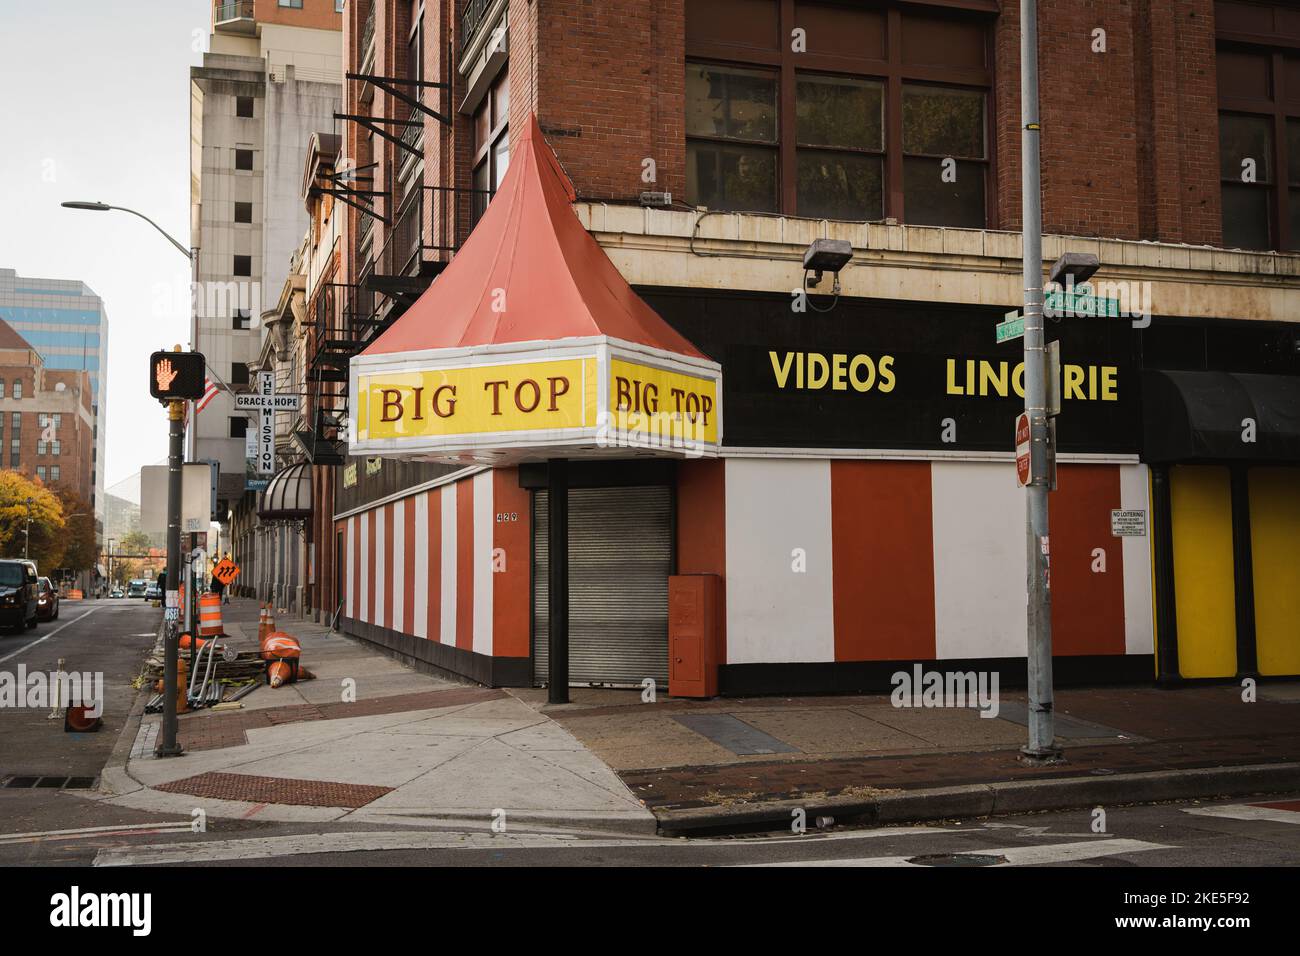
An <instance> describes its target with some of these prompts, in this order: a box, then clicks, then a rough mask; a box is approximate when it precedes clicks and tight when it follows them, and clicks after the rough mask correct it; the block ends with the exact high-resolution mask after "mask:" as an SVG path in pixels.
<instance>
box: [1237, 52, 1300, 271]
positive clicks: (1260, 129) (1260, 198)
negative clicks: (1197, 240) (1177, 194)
mask: <svg viewBox="0 0 1300 956" xmlns="http://www.w3.org/2000/svg"><path fill="white" fill-rule="evenodd" d="M1217 60H1218V63H1217V66H1218V80H1219V181H1220V187H1221V190H1222V203H1223V244H1224V245H1225V246H1227V247H1229V248H1240V249H1287V250H1296V249H1300V49H1287V50H1285V51H1283V50H1281V49H1274V50H1269V49H1261V48H1259V47H1255V46H1237V45H1229V44H1221V45H1220V48H1219V51H1218V56H1217Z"/></svg>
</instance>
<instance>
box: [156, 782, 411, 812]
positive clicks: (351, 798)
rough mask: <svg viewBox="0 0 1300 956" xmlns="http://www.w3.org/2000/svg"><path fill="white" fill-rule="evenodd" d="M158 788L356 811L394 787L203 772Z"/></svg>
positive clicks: (167, 790)
mask: <svg viewBox="0 0 1300 956" xmlns="http://www.w3.org/2000/svg"><path fill="white" fill-rule="evenodd" d="M154 789H155V790H163V791H165V792H167V793H184V794H188V795H189V796H192V797H207V798H209V799H212V800H239V801H242V802H244V803H278V804H284V805H287V806H295V807H347V808H349V809H353V810H355V809H356V808H357V807H364V806H365V805H366V804H367V803H371V802H372V801H375V800H378V799H379V798H380V797H382V796H384V795H385V794H387V793H391V792H392V790H393V788H392V787H378V786H372V785H369V784H360V783H339V782H337V781H333V780H294V779H291V778H289V777H257V776H253V775H252V774H243V773H201V774H198V775H197V776H194V777H186V778H185V779H184V780H174V781H172V782H171V783H165V784H162V785H160V786H157V787H154Z"/></svg>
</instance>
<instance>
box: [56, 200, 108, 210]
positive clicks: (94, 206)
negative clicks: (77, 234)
mask: <svg viewBox="0 0 1300 956" xmlns="http://www.w3.org/2000/svg"><path fill="white" fill-rule="evenodd" d="M59 205H60V206H62V207H63V208H64V209H88V210H90V211H91V212H108V211H109V210H110V209H112V208H113V207H112V206H110V205H109V204H108V203H103V202H76V201H73V202H65V203H59Z"/></svg>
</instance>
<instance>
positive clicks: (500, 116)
mask: <svg viewBox="0 0 1300 956" xmlns="http://www.w3.org/2000/svg"><path fill="white" fill-rule="evenodd" d="M509 166H510V72H509V70H508V69H505V70H502V71H501V73H500V75H499V76H497V78H496V81H495V82H494V83H493V84H492V89H491V90H489V91H488V93H487V94H486V95H485V96H484V97H483V102H482V103H480V104H479V105H478V109H477V110H475V111H474V192H472V193H471V194H470V195H471V196H472V197H473V199H472V202H471V209H472V212H473V215H472V217H471V222H473V223H477V222H478V221H479V218H480V217H481V216H482V215H483V213H484V211H485V210H486V209H487V206H488V202H489V201H490V200H491V198H492V197H493V196H495V195H496V192H497V189H498V188H499V187H500V186H501V181H502V180H503V179H505V177H506V170H507V169H508V168H509Z"/></svg>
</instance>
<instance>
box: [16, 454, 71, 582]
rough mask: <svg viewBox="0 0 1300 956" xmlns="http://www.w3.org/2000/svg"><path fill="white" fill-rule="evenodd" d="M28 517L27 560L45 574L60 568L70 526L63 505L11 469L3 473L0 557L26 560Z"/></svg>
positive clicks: (56, 497)
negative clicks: (68, 526)
mask: <svg viewBox="0 0 1300 956" xmlns="http://www.w3.org/2000/svg"><path fill="white" fill-rule="evenodd" d="M29 499H30V501H31V506H30V511H29V508H28V504H27V502H28V500H29ZM29 515H30V518H31V538H30V540H29V541H27V542H26V544H27V556H28V557H29V558H31V559H32V560H33V561H35V562H36V566H37V568H39V569H40V571H41V573H42V574H44V573H45V572H46V571H47V570H49V569H52V568H56V567H59V565H60V562H61V561H62V559H63V551H64V547H65V545H66V543H67V542H66V541H65V539H64V533H65V531H66V530H67V522H66V521H65V520H64V517H63V505H62V504H61V503H60V501H59V498H58V496H57V495H56V494H55V493H54V492H53V491H51V490H50V489H49V488H46V487H45V486H44V485H43V484H41V483H40V482H36V481H32V480H31V479H30V478H28V477H27V476H26V475H23V474H21V473H19V472H17V471H14V470H12V469H8V468H6V469H5V470H3V471H0V554H3V555H4V556H5V557H7V558H21V557H22V556H23V546H24V539H25V538H26V534H25V532H26V531H27V527H28V525H27V520H28V517H29Z"/></svg>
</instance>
